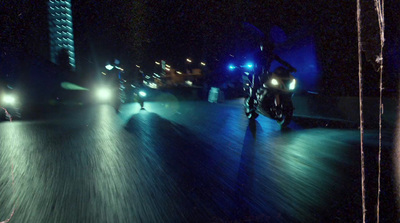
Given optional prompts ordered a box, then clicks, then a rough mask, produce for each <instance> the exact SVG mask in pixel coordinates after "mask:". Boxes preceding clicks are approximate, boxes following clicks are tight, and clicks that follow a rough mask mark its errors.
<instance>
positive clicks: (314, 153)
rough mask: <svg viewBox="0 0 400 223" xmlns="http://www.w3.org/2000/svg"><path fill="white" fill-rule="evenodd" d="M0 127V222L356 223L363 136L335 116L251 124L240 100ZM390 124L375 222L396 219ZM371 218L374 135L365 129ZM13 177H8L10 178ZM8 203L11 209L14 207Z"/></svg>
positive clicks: (74, 114) (62, 114)
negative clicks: (331, 119)
mask: <svg viewBox="0 0 400 223" xmlns="http://www.w3.org/2000/svg"><path fill="white" fill-rule="evenodd" d="M145 107H146V110H139V106H138V105H137V104H129V105H125V106H123V107H122V109H121V113H120V114H117V113H116V112H115V111H114V110H113V109H112V108H111V107H109V106H107V105H102V106H88V107H82V108H79V109H78V108H75V109H67V110H61V111H60V110H58V111H57V112H55V111H47V112H45V113H43V114H41V115H40V117H41V118H40V119H35V120H25V121H24V120H22V121H13V122H12V123H10V122H0V222H1V221H3V220H6V219H7V218H9V216H10V214H11V212H12V211H13V210H15V213H14V216H13V217H12V219H11V221H10V222H21V223H24V222H27V223H28V222H43V223H44V222H46V223H51V222H54V223H61V222H96V223H98V222H157V223H158V222H360V221H361V219H362V208H361V170H360V133H359V130H357V129H352V128H347V127H345V126H342V125H341V124H340V123H330V122H329V123H328V122H324V121H315V120H310V119H308V120H304V119H295V120H294V122H293V123H292V124H291V125H290V129H289V130H286V131H281V130H280V127H279V126H278V125H277V124H276V123H275V122H274V121H272V120H269V119H267V118H265V117H259V118H258V119H257V121H256V122H254V123H249V121H248V120H247V119H246V118H245V116H244V115H243V114H242V108H241V106H240V102H238V101H230V102H227V103H223V104H210V103H208V102H199V101H197V102H190V101H186V102H179V101H177V100H173V98H171V100H168V101H164V102H151V103H146V104H145ZM392 133H393V132H392V131H390V130H388V131H385V134H384V143H383V152H382V157H383V158H382V159H383V162H382V164H383V165H382V185H381V187H382V193H381V199H380V200H381V211H380V212H381V214H380V215H381V222H395V221H397V219H398V208H397V206H396V203H395V197H398V194H397V193H396V192H395V188H396V186H395V184H396V182H395V180H394V177H393V171H392V167H393V165H392V163H393V162H392V159H391V157H392V155H393V152H394V151H393V146H392V144H393V143H392V142H393V137H392ZM365 138H366V140H365V145H364V146H365V151H366V153H365V155H366V173H367V178H366V185H367V198H366V202H367V217H368V219H369V220H374V219H375V215H376V210H375V209H374V208H375V204H376V193H377V191H376V190H377V183H376V180H377V179H376V178H377V159H376V156H377V151H378V150H377V148H378V147H377V146H378V135H377V131H376V130H366V132H365ZM13 178H14V179H13ZM14 204H15V209H14V208H13V207H14Z"/></svg>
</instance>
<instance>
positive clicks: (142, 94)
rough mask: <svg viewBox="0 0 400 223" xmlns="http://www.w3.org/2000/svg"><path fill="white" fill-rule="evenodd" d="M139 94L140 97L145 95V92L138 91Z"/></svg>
mask: <svg viewBox="0 0 400 223" xmlns="http://www.w3.org/2000/svg"><path fill="white" fill-rule="evenodd" d="M139 95H140V97H146V95H147V94H146V92H144V91H139Z"/></svg>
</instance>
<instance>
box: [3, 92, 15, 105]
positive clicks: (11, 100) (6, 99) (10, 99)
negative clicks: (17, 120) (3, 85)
mask: <svg viewBox="0 0 400 223" xmlns="http://www.w3.org/2000/svg"><path fill="white" fill-rule="evenodd" d="M2 101H3V103H4V104H7V105H14V104H15V103H16V101H17V99H16V98H15V96H14V95H11V94H6V95H4V96H3V100H2Z"/></svg>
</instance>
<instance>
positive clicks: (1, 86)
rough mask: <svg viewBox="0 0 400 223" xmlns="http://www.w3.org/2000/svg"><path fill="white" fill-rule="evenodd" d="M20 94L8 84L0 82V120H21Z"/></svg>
mask: <svg viewBox="0 0 400 223" xmlns="http://www.w3.org/2000/svg"><path fill="white" fill-rule="evenodd" d="M21 96H22V95H21V94H18V92H17V90H16V89H15V88H14V87H13V86H12V85H11V84H9V83H6V82H0V119H1V120H12V119H15V118H21V116H22V115H21V112H22V100H21Z"/></svg>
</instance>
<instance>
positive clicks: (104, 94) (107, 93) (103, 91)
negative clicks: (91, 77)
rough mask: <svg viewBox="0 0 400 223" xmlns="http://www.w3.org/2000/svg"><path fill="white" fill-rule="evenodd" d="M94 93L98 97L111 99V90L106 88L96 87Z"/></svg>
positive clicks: (104, 99) (103, 99)
mask: <svg viewBox="0 0 400 223" xmlns="http://www.w3.org/2000/svg"><path fill="white" fill-rule="evenodd" d="M96 95H97V98H98V99H100V100H102V101H106V100H110V99H111V96H112V92H111V90H110V89H108V88H99V89H97V92H96Z"/></svg>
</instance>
